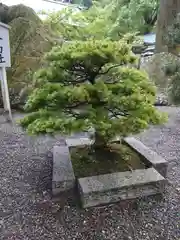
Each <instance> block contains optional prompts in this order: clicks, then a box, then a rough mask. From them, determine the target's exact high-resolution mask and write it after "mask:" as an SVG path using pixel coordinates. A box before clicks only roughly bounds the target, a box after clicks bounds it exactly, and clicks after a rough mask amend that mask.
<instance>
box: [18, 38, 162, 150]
mask: <svg viewBox="0 0 180 240" xmlns="http://www.w3.org/2000/svg"><path fill="white" fill-rule="evenodd" d="M134 62H135V58H134V56H132V54H131V52H130V47H129V46H128V45H127V44H126V43H125V42H123V41H121V42H115V41H107V40H106V41H98V40H96V41H90V40H89V41H85V42H84V41H76V42H70V43H64V44H63V46H62V47H55V48H53V49H52V51H51V52H50V53H48V54H47V56H46V64H47V67H46V68H44V69H41V70H39V72H37V74H36V78H35V81H36V86H37V88H36V89H35V90H34V92H33V93H32V95H31V96H30V97H29V100H28V102H27V104H26V106H25V109H26V110H27V111H28V112H30V114H29V115H28V116H27V117H25V118H24V119H23V120H22V122H21V123H22V125H23V126H24V127H25V128H27V130H28V131H29V132H30V133H33V134H38V133H57V132H60V133H66V134H70V133H74V132H79V131H88V130H89V129H90V128H92V129H94V130H95V135H94V136H95V144H94V146H95V147H97V146H98V147H103V146H105V145H107V143H109V142H110V141H111V140H112V139H114V137H116V136H117V135H118V136H120V137H122V136H127V135H128V134H131V133H138V132H139V131H141V130H142V129H144V128H147V127H148V125H149V124H150V123H153V124H157V123H160V122H161V120H162V119H163V116H162V115H161V114H160V113H158V112H157V110H156V108H155V107H154V105H153V103H154V101H155V87H154V86H152V85H151V84H150V82H149V81H148V78H147V75H146V74H145V73H144V72H141V71H139V70H137V69H135V68H133V67H132V64H133V63H134Z"/></svg>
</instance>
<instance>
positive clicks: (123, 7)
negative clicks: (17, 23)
mask: <svg viewBox="0 0 180 240" xmlns="http://www.w3.org/2000/svg"><path fill="white" fill-rule="evenodd" d="M158 6H159V2H158V0H152V1H148V0H128V1H127V0H119V1H116V0H113V1H109V0H106V1H95V2H93V5H92V6H91V7H90V8H89V9H88V10H82V11H78V12H77V11H74V10H73V9H64V10H62V11H60V12H57V13H49V14H48V18H47V20H46V21H47V22H48V23H49V24H50V25H51V26H52V28H53V30H54V31H55V32H56V34H60V35H61V36H62V37H63V38H65V39H66V40H76V39H77V40H85V39H87V38H88V39H89V38H94V39H111V40H119V39H120V38H122V36H123V35H124V34H126V33H134V32H139V33H140V34H144V33H147V32H150V31H152V29H153V27H154V25H155V23H156V19H157V10H158Z"/></svg>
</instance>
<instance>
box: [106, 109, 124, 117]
mask: <svg viewBox="0 0 180 240" xmlns="http://www.w3.org/2000/svg"><path fill="white" fill-rule="evenodd" d="M106 109H107V110H108V111H109V112H110V113H111V114H112V116H113V117H115V118H119V117H126V116H129V114H128V113H125V112H122V111H119V112H115V111H114V110H112V109H111V108H108V107H106Z"/></svg>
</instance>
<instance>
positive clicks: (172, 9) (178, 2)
mask: <svg viewBox="0 0 180 240" xmlns="http://www.w3.org/2000/svg"><path fill="white" fill-rule="evenodd" d="M159 9H160V10H159V14H158V21H157V33H156V52H157V53H160V52H171V50H170V49H168V47H167V46H166V44H165V42H164V39H163V36H164V35H165V34H166V32H167V27H168V26H169V25H171V24H172V22H173V21H174V19H175V18H176V17H177V14H178V13H180V0H160V8H159Z"/></svg>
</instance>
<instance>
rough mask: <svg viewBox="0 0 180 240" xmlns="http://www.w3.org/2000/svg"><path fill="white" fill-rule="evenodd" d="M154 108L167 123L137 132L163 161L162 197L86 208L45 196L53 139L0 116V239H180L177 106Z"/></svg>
mask: <svg viewBox="0 0 180 240" xmlns="http://www.w3.org/2000/svg"><path fill="white" fill-rule="evenodd" d="M160 109H161V110H163V111H166V112H168V113H169V114H170V118H169V122H168V123H167V124H165V125H163V126H159V127H153V128H151V129H150V130H148V131H146V132H144V133H143V134H141V135H139V136H138V137H139V138H140V139H141V140H143V142H144V143H145V144H147V145H148V146H149V147H151V148H152V149H154V150H155V151H157V152H158V153H159V154H161V155H162V156H163V157H165V158H166V159H167V160H168V161H169V174H168V179H169V181H170V184H169V186H168V187H167V190H166V192H165V195H164V198H160V197H156V198H155V197H151V198H147V199H141V200H138V201H137V200H136V201H129V202H127V201H126V202H122V203H119V204H114V205H111V206H109V207H101V208H95V209H89V210H82V209H80V208H79V207H78V205H77V204H76V201H74V200H73V199H72V196H71V194H69V195H68V196H62V198H61V200H59V201H58V202H56V201H55V200H52V199H51V170H52V165H51V164H52V160H51V156H50V155H49V157H47V155H46V152H47V151H48V150H50V149H51V147H52V146H53V144H54V143H55V141H56V140H54V139H50V138H43V137H40V138H31V137H28V136H27V135H26V134H24V133H23V132H22V131H21V129H20V128H18V127H17V126H15V127H12V126H11V125H10V124H7V123H4V119H3V117H0V239H2V240H6V239H12V240H21V239H22V240H30V239H32V240H38V239H41V240H49V239H51V240H56V239H57V240H64V239H71V240H73V239H74V240H105V239H108V240H112V239H115V240H126V239H127V240H128V239H132V240H146V239H147V240H148V239H149V240H156V239H158V240H168V239H170V240H180V108H175V107H161V108H160ZM66 197H68V198H66Z"/></svg>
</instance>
